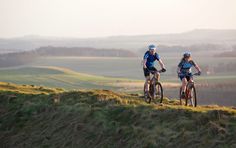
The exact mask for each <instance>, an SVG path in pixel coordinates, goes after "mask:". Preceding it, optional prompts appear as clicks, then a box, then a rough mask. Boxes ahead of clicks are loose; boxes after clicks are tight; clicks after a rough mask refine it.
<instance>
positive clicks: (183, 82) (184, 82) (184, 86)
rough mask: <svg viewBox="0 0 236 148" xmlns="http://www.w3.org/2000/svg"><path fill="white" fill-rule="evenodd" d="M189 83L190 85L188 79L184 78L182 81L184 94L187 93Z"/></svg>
mask: <svg viewBox="0 0 236 148" xmlns="http://www.w3.org/2000/svg"><path fill="white" fill-rule="evenodd" d="M187 83H188V81H187V79H186V78H183V79H182V93H183V92H185V90H186V85H187Z"/></svg>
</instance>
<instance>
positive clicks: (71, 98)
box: [0, 84, 236, 147]
mask: <svg viewBox="0 0 236 148" xmlns="http://www.w3.org/2000/svg"><path fill="white" fill-rule="evenodd" d="M14 86H15V87H16V88H17V87H19V88H22V87H24V86H17V85H14ZM2 88H7V89H8V91H3V90H1V92H0V96H1V97H0V102H1V103H0V147H81V146H83V147H235V146H236V138H235V132H236V110H235V109H232V108H227V107H219V106H201V107H197V108H190V107H184V106H179V105H176V104H177V102H176V101H169V100H168V99H165V101H164V104H163V105H161V104H159V105H155V104H151V105H149V104H146V103H145V102H144V101H142V98H140V97H139V96H137V95H129V94H122V93H119V94H117V93H114V92H111V91H107V90H93V91H82V90H78V91H73V92H60V93H59V92H57V91H54V92H51V93H49V94H48V92H47V91H45V94H30V93H28V91H26V92H27V93H25V92H24V91H21V92H20V93H19V92H15V90H9V86H8V85H7V84H6V85H5V86H4V85H2ZM25 89H27V87H26V88H25ZM10 96H14V97H10Z"/></svg>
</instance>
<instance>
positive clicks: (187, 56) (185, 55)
mask: <svg viewBox="0 0 236 148" xmlns="http://www.w3.org/2000/svg"><path fill="white" fill-rule="evenodd" d="M183 57H184V58H189V57H191V53H190V52H185V53H184V54H183Z"/></svg>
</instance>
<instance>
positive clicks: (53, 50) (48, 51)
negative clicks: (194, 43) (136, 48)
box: [0, 46, 137, 67]
mask: <svg viewBox="0 0 236 148" xmlns="http://www.w3.org/2000/svg"><path fill="white" fill-rule="evenodd" d="M42 56H43V57H45V56H79V57H135V56H137V55H136V54H135V53H133V52H131V51H129V50H123V49H96V48H90V47H52V46H47V47H40V48H38V49H36V50H30V51H23V52H15V53H4V54H0V67H11V66H20V65H24V64H27V63H30V62H32V61H34V60H35V59H37V58H39V57H42Z"/></svg>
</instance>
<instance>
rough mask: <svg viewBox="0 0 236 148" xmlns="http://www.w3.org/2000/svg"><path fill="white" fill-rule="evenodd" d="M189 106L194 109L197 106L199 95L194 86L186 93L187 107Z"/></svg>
mask: <svg viewBox="0 0 236 148" xmlns="http://www.w3.org/2000/svg"><path fill="white" fill-rule="evenodd" d="M188 104H189V105H190V106H192V107H196V106H197V94H196V88H195V86H194V85H193V86H192V87H191V88H189V89H188V90H187V93H186V102H185V105H188Z"/></svg>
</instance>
